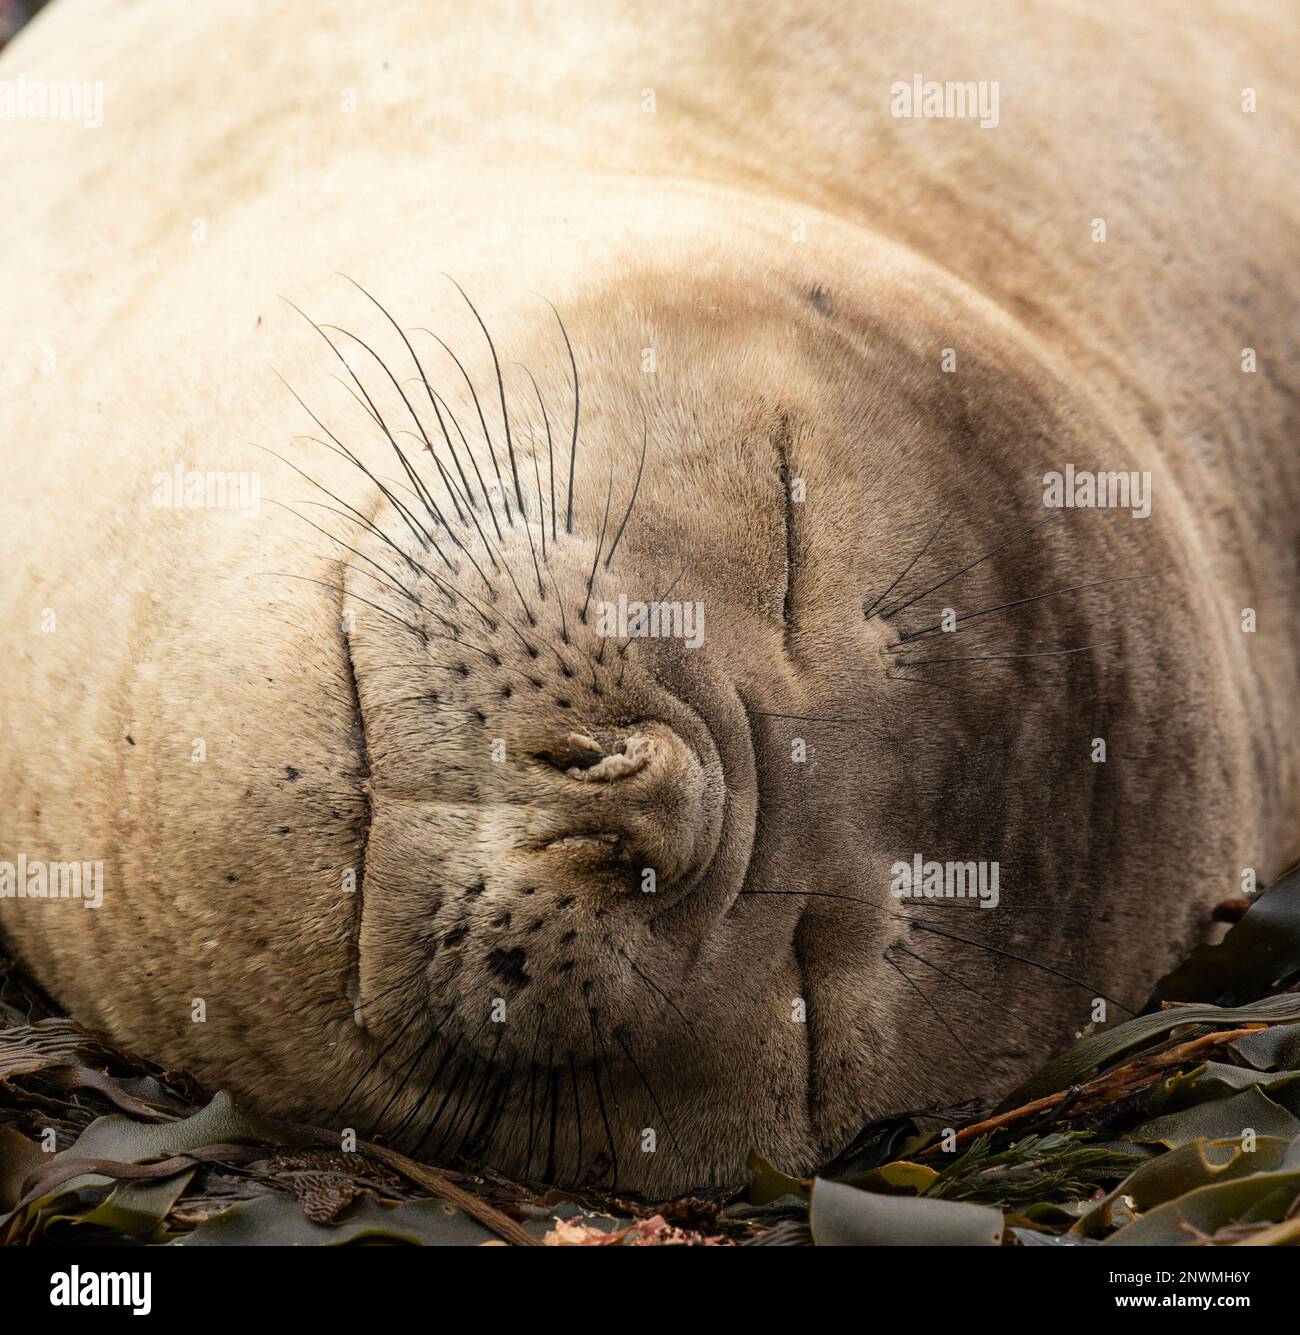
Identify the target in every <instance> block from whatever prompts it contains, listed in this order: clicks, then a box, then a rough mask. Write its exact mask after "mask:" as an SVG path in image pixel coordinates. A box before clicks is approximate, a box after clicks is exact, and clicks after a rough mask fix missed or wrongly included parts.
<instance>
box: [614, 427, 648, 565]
mask: <svg viewBox="0 0 1300 1335" xmlns="http://www.w3.org/2000/svg"><path fill="white" fill-rule="evenodd" d="M649 443H650V428H649V426H648V425H647V424H646V422H645V420H644V418H643V420H642V422H641V462H640V463H639V464H637V466H636V481H635V482H634V483H633V485H632V499H631V500H630V501H628V503H627V509H626V510H625V511H624V512H623V522H622V523H621V524H620V525H619V526H618V532H617V533H615V534H614V541H613V542H611V543H610V544H609V554H608V555H607V556H606V557H605V569H606V570H608V569H609V563H610V562H611V561H612V560H613V559H614V553H615V552H616V551H617V550H618V543H619V539H620V538H621V537H622V536H623V530H624V529H625V528H626V527H627V521H628V520H629V519H631V518H632V507H633V506H634V505H635V504H636V497H637V493H638V492H639V491H640V490H641V473H642V471H643V470H644V468H645V452H646V447H647V446H648V445H649Z"/></svg>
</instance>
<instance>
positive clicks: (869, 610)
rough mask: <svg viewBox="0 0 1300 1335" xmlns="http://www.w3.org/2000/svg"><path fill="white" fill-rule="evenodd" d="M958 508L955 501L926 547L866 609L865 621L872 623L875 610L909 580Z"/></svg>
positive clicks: (863, 614)
mask: <svg viewBox="0 0 1300 1335" xmlns="http://www.w3.org/2000/svg"><path fill="white" fill-rule="evenodd" d="M956 508H957V503H956V502H955V501H954V502H953V504H952V507H951V508H950V509H949V511H948V513H947V514H946V515H944V517H943V518H942V519H941V520H939V523H938V525H937V526H936V527H935V530H934V532H933V533H931V534H930V536H929V537H928V538H927V539H926V540H925V546H924V547H922V548H921V550H920V551H919V552H917V554H916V555H915V556H914V557H912V559H911V560H910V561H909V562H908V563H907V565H905V566H904V567H903V569H902V571H901V572H900V574H899V575H898V578H897V579H895V580H894V582H893V583H892V584H891V585H890V586H889V588H887V589H886V590H885V591H884V593H882V594H881V595H880V597H879V598H877V599H876V600H875V602H873V603H872V604H871V606H870V607H868V608H866V609H865V610H864V611H863V613H862V616H863V620H865V621H870V620H871V618H872V615H873V614H874V612H875V610H876V608H877V607H879V606H880V604H881V603H883V602H884V601H885V599H886V598H888V597H889V595H890V594H891V593H893V591H894V590H895V589H896V588H898V586H899V584H901V583H902V581H903V580H904V579H906V578H907V574H908V572H909V571H910V570H911V569H912V567H913V566H914V565H915V564H916V563H917V562H918V561H919V560H920V559H921V558H922V557H923V556H924V555H925V554H926V552H928V551H929V550H930V545H931V544H932V543H933V542H934V540H935V538H937V537H938V536H939V534H940V533H941V532H942V531H943V526H944V525H945V524H946V523H947V522H948V520H949V519H950V518H951V517H952V512H953V510H955V509H956ZM882 615H883V613H882Z"/></svg>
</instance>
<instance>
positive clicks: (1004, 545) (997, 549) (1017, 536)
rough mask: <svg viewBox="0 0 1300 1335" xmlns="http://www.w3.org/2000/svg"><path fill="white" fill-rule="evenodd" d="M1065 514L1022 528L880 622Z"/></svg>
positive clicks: (887, 613) (1057, 513) (1055, 512)
mask: <svg viewBox="0 0 1300 1335" xmlns="http://www.w3.org/2000/svg"><path fill="white" fill-rule="evenodd" d="M1065 513H1066V512H1065V511H1064V510H1053V511H1052V513H1051V514H1050V515H1048V516H1047V518H1046V519H1040V520H1038V522H1037V523H1034V524H1030V526H1029V527H1028V528H1022V529H1021V530H1020V532H1019V533H1013V534H1012V535H1011V537H1009V538H1008V539H1007V540H1006V542H1004V543H1001V544H1000V545H999V546H997V547H994V549H993V550H992V551H991V552H985V553H984V555H983V556H980V557H977V558H976V559H975V560H974V561H972V562H971V563H970V564H969V565H964V566H962V568H961V569H960V570H955V571H953V573H952V574H951V575H948V576H947V577H946V578H944V579H941V580H940V581H939V582H938V583H937V584H931V585H930V587H929V588H928V589H923V590H922V591H921V592H920V593H918V594H917V595H916V596H915V597H914V598H909V599H908V600H907V601H906V602H905V603H899V604H898V606H897V607H891V608H890V609H889V610H888V611H885V612H881V614H880V617H881V620H883V621H889V620H891V619H892V618H893V617H896V616H897V615H898V614H899V613H900V612H904V611H906V610H907V609H908V608H909V607H911V606H912V604H913V603H919V602H920V601H921V599H922V598H926V597H929V595H930V594H932V593H934V592H935V591H936V590H938V589H942V588H943V587H944V585H946V584H951V583H952V582H953V580H955V579H960V578H961V577H962V576H963V575H964V574H965V573H966V572H967V571H968V570H974V569H975V567H976V566H979V565H983V564H984V562H985V561H988V560H990V559H991V558H992V557H995V556H996V555H997V554H998V553H999V552H1002V551H1005V550H1006V549H1007V548H1008V547H1010V546H1011V544H1012V543H1013V542H1016V541H1017V540H1018V539H1020V538H1023V537H1024V536H1025V535H1026V534H1027V533H1033V532H1034V530H1035V529H1040V528H1042V527H1043V525H1044V524H1050V523H1051V522H1052V520H1053V519H1059V518H1060V517H1061V516H1062V515H1064V514H1065Z"/></svg>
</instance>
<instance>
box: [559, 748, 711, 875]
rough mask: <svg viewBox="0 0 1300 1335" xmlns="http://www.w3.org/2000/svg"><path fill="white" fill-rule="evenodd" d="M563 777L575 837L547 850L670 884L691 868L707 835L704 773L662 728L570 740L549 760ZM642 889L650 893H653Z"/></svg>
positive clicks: (567, 819)
mask: <svg viewBox="0 0 1300 1335" xmlns="http://www.w3.org/2000/svg"><path fill="white" fill-rule="evenodd" d="M545 758H546V760H547V762H548V763H549V764H550V765H552V766H553V767H554V768H555V769H557V770H560V771H561V773H562V774H563V778H564V784H563V786H562V787H561V789H560V791H559V792H557V793H556V800H557V805H558V806H559V808H560V810H559V811H558V812H557V813H556V814H557V815H559V816H560V819H561V820H562V822H563V823H564V824H565V825H566V826H567V827H568V828H569V830H570V832H569V833H566V834H563V835H561V836H560V837H559V838H557V839H554V840H551V841H550V842H549V844H548V847H549V848H567V849H575V850H581V849H585V850H590V851H594V852H596V853H597V854H598V855H599V856H600V857H601V858H602V859H604V860H609V859H614V860H617V861H620V862H623V863H625V864H628V865H630V866H632V867H633V868H634V869H639V870H640V872H641V875H642V879H643V880H644V879H645V873H646V872H647V871H653V872H654V878H653V882H652V883H651V884H654V885H655V886H657V885H658V884H659V883H663V884H670V883H672V882H674V881H678V880H680V879H682V878H683V877H684V876H685V875H686V874H687V873H688V872H689V871H690V870H691V868H692V867H693V866H694V864H695V861H696V856H697V852H698V850H699V848H700V846H701V843H702V841H703V839H704V838H705V835H706V832H707V831H706V824H707V820H706V797H707V794H706V782H705V773H704V767H703V765H702V764H701V763H700V759H699V757H698V756H697V755H696V754H695V752H694V750H693V749H692V748H691V747H690V746H688V745H687V744H686V742H684V741H683V740H682V738H681V737H679V736H678V735H677V733H675V732H674V731H672V729H670V728H668V727H667V726H665V725H664V724H660V723H646V724H641V725H636V726H634V727H632V728H630V729H627V730H626V731H623V732H621V733H618V734H607V735H603V736H592V735H590V734H588V733H583V732H570V733H567V734H565V736H564V737H563V738H562V739H561V744H560V746H559V747H558V748H557V749H556V750H555V751H554V752H552V753H550V754H548V755H547V756H546V757H545ZM643 888H649V887H648V886H646V887H643Z"/></svg>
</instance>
